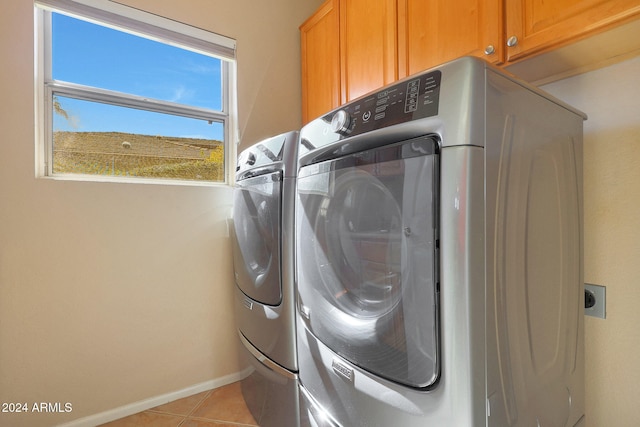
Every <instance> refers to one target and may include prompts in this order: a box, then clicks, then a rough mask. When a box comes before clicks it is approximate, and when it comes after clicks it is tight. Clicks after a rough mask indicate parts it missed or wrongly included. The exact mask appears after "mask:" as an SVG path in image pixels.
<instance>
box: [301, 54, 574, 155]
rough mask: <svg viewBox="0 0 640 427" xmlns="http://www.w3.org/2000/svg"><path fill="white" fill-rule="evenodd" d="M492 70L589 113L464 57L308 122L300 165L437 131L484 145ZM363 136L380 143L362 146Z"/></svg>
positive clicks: (447, 139) (448, 141)
mask: <svg viewBox="0 0 640 427" xmlns="http://www.w3.org/2000/svg"><path fill="white" fill-rule="evenodd" d="M489 73H495V74H496V75H499V76H501V77H502V78H504V79H507V80H509V81H512V82H516V83H517V84H518V85H519V86H518V87H520V88H521V89H522V90H524V91H530V92H534V93H536V94H538V95H540V96H542V97H543V98H546V99H547V100H548V101H550V102H553V103H555V104H558V105H560V106H561V107H563V108H565V109H567V110H569V111H571V112H572V113H574V114H576V115H578V116H580V117H582V118H583V119H584V118H586V116H585V115H584V114H583V113H582V112H580V111H578V110H575V109H574V108H572V107H570V106H569V105H567V104H564V103H563V102H562V101H560V100H557V99H555V98H553V97H552V96H550V95H548V94H546V93H544V92H543V91H541V90H540V89H537V88H535V87H533V86H531V85H529V84H527V83H526V82H522V81H519V80H517V79H516V78H514V77H513V76H510V75H508V74H506V73H505V72H503V71H502V70H500V69H498V68H496V67H494V66H492V65H490V64H488V63H487V62H485V61H483V60H481V59H479V58H473V57H464V58H460V59H457V60H455V61H451V62H448V63H446V64H443V65H440V66H438V67H436V68H432V69H428V70H425V71H423V72H420V73H417V74H414V75H412V76H409V77H407V78H405V79H402V80H400V81H398V82H396V83H393V84H391V85H388V86H386V87H383V88H381V89H379V90H377V91H374V92H371V93H369V94H367V95H364V96H362V97H360V98H358V99H355V100H353V101H351V102H349V103H347V104H345V105H342V106H341V107H339V108H338V109H336V110H333V111H331V112H329V113H327V114H325V115H324V116H322V117H319V118H317V119H315V120H313V121H311V122H309V123H308V124H307V125H306V126H305V127H303V128H302V130H301V131H300V147H299V149H298V156H299V159H300V164H301V165H304V164H307V163H312V162H315V161H321V160H323V159H326V158H330V157H337V156H340V155H345V154H348V153H349V152H351V151H353V149H355V148H353V147H355V146H358V149H363V148H364V149H366V148H368V147H367V145H368V144H375V145H381V144H384V143H392V142H397V141H399V140H402V139H409V138H414V137H417V136H420V135H424V134H427V133H433V134H438V135H439V136H440V137H441V138H442V144H443V146H447V145H477V146H484V140H483V139H482V135H483V134H484V129H485V126H486V120H487V119H486V115H485V111H486V110H487V109H489V108H492V106H489V105H487V104H486V91H487V81H488V77H487V76H488V74H489ZM497 90H502V89H501V88H497ZM364 139H367V140H373V139H375V140H376V142H370V143H365V144H364V146H363V144H362V143H361V142H362V141H363V140H364ZM334 143H335V144H334Z"/></svg>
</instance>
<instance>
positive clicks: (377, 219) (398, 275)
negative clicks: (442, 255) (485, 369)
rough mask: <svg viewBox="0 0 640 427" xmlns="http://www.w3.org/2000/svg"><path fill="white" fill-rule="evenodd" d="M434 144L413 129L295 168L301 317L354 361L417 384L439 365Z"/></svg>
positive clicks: (424, 383) (426, 383) (434, 375)
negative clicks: (386, 142)
mask: <svg viewBox="0 0 640 427" xmlns="http://www.w3.org/2000/svg"><path fill="white" fill-rule="evenodd" d="M437 148H438V145H437V141H436V140H434V139H433V138H431V137H422V138H416V139H412V140H409V141H404V142H402V143H397V144H394V145H391V146H385V147H382V148H378V149H373V150H368V151H363V152H359V153H355V154H352V155H348V156H345V157H341V158H339V159H335V160H330V161H325V162H321V163H316V164H311V165H308V166H305V167H303V168H301V169H300V171H299V175H298V191H297V197H296V232H297V236H298V238H297V246H296V266H297V269H298V281H297V283H298V292H299V299H298V304H299V312H300V313H301V315H302V320H303V322H304V323H305V325H306V327H307V328H308V329H309V330H310V331H311V333H312V334H313V335H314V336H315V337H317V339H319V340H320V341H322V342H323V343H324V344H325V345H326V346H328V347H329V348H330V349H332V350H333V351H334V352H335V353H337V354H338V355H340V356H342V357H343V358H344V359H346V360H347V361H349V362H351V363H353V364H354V365H357V366H359V367H360V368H362V369H365V370H367V371H369V372H371V373H373V374H375V375H378V376H380V377H383V378H386V379H389V380H391V381H394V382H397V383H400V384H403V385H407V386H410V387H415V388H428V387H431V386H432V385H434V384H435V382H436V381H437V379H438V375H439V344H438V337H439V331H438V274H437V271H438V253H437V252H438V249H437V248H438V243H437V236H438V227H437V224H438V221H437V202H438V155H437ZM336 366H338V368H336V369H337V372H338V373H340V372H342V371H343V370H342V369H341V368H340V365H339V364H338V365H336Z"/></svg>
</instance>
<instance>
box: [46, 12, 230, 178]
mask: <svg viewBox="0 0 640 427" xmlns="http://www.w3.org/2000/svg"><path fill="white" fill-rule="evenodd" d="M34 5H35V30H36V34H35V43H36V46H35V52H36V58H35V59H36V60H35V68H36V69H35V75H36V79H35V85H36V87H35V94H36V99H35V103H36V105H35V111H36V115H37V117H36V156H35V160H36V176H37V177H48V178H55V179H72V180H82V181H117V182H123V181H125V182H136V183H138V182H153V183H162V184H190V185H203V184H204V185H220V184H225V185H229V184H231V183H232V182H233V177H234V175H233V171H234V167H233V164H234V163H235V157H236V146H237V143H238V128H237V99H236V97H237V93H236V88H237V85H236V62H235V40H233V39H230V38H227V37H224V36H220V35H218V34H215V33H211V32H208V31H204V30H201V29H199V28H195V27H192V26H189V25H186V24H182V23H179V22H176V21H172V20H170V19H166V18H162V17H160V16H157V15H153V14H150V13H147V12H144V11H141V10H138V9H134V8H131V7H128V6H124V5H121V4H118V3H114V2H112V1H108V0H35V1H34ZM52 11H54V12H58V13H63V14H66V15H69V16H72V17H75V18H79V19H82V20H86V21H90V22H94V23H97V24H100V25H104V26H108V27H111V28H114V29H116V30H118V31H124V32H128V33H131V34H135V35H138V36H142V37H145V38H150V39H152V40H156V41H160V42H162V43H165V44H169V45H173V46H177V47H180V48H182V49H188V50H192V51H195V52H197V53H201V54H205V55H207V56H213V57H216V58H219V59H221V73H222V82H223V84H222V94H221V95H222V109H221V111H216V110H211V109H207V108H200V107H192V106H187V105H181V104H176V103H172V102H168V101H161V100H154V99H149V98H146V97H143V96H136V95H131V94H126V93H121V92H117V91H112V90H106V89H101V88H93V87H89V86H84V85H79V84H74V83H69V82H62V81H54V80H53V79H52V73H51V49H50V43H51V25H50V24H51V12H52ZM54 95H61V96H68V97H72V98H77V99H81V100H86V101H92V102H101V103H107V104H111V105H116V106H121V107H130V108H136V109H142V110H147V111H152V112H158V113H166V114H172V115H177V116H184V117H190V118H196V119H202V120H207V121H212V122H221V123H223V126H224V153H225V155H224V157H225V158H224V168H225V172H224V177H225V179H224V182H212V181H187V180H169V179H161V178H160V179H158V178H135V179H131V178H126V177H112V176H109V177H104V176H100V175H80V174H69V175H66V174H65V175H56V174H54V173H53V117H52V116H53V114H52V111H53V108H52V107H53V97H54Z"/></svg>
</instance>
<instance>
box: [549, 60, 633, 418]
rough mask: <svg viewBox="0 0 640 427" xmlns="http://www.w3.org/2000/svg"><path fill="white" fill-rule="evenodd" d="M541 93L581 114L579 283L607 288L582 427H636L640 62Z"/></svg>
mask: <svg viewBox="0 0 640 427" xmlns="http://www.w3.org/2000/svg"><path fill="white" fill-rule="evenodd" d="M543 89H545V90H547V91H549V92H551V93H552V94H554V95H556V96H557V97H559V98H561V99H562V100H564V101H566V102H568V103H570V104H572V105H574V106H575V107H577V108H579V109H581V110H583V111H584V112H586V113H587V114H588V116H589V119H588V120H587V121H586V122H585V125H584V132H585V133H584V209H585V215H584V218H585V236H584V239H585V251H584V255H585V257H584V260H585V281H586V282H587V283H593V284H599V285H604V286H606V287H607V318H606V319H605V320H602V319H598V318H593V317H586V320H585V337H586V339H585V349H586V350H585V351H586V355H585V356H586V391H587V402H586V403H587V405H586V415H587V427H600V426H619V427H631V426H638V425H640V410H639V408H638V401H639V400H638V399H639V397H638V396H639V395H640V364H639V363H638V362H639V361H640V332H638V325H640V305H639V304H640V282H639V281H640V215H639V214H640V57H639V58H635V59H632V60H628V61H626V62H623V63H620V64H616V65H612V66H609V67H607V68H603V69H600V70H596V71H592V72H590V73H587V74H583V75H580V76H576V77H572V78H570V79H566V80H562V81H559V82H556V83H553V84H549V85H546V86H545V87H544V88H543Z"/></svg>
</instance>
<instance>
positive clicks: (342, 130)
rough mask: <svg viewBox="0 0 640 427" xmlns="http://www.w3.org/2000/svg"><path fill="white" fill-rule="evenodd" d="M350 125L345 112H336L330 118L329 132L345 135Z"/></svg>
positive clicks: (347, 114)
mask: <svg viewBox="0 0 640 427" xmlns="http://www.w3.org/2000/svg"><path fill="white" fill-rule="evenodd" d="M350 125H351V116H350V115H349V113H347V112H346V111H345V110H338V111H336V113H335V114H334V115H333V117H332V118H331V130H333V131H334V132H336V133H339V134H342V135H344V134H346V133H347V132H348V131H349V126H350Z"/></svg>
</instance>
